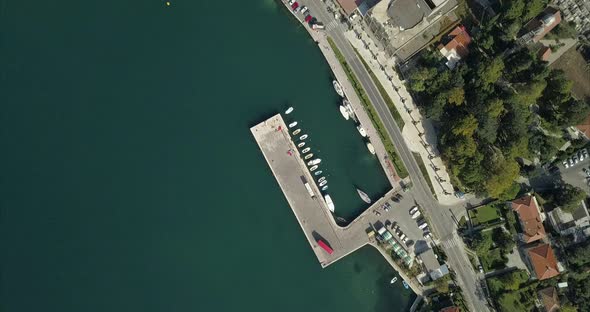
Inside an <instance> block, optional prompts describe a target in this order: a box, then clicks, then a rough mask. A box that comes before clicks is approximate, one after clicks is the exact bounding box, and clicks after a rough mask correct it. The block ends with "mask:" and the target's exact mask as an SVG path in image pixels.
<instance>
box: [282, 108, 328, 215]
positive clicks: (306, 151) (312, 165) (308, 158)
mask: <svg viewBox="0 0 590 312" xmlns="http://www.w3.org/2000/svg"><path fill="white" fill-rule="evenodd" d="M293 110H294V109H293V107H289V108H288V109H287V110H286V111H285V114H286V115H289V114H291V113H292V112H293ZM297 124H298V123H297V121H293V122H291V123H290V124H289V125H288V127H289V129H293V128H295V127H296V126H297ZM301 131H302V130H301V129H300V128H297V129H295V130H293V131H292V132H291V135H292V136H293V137H294V138H297V142H296V144H297V148H299V149H301V150H300V152H301V157H303V160H304V161H305V162H306V164H307V166H308V168H309V171H310V172H311V173H313V175H314V176H320V175H321V174H322V173H323V171H322V170H318V169H319V166H320V163H321V162H322V159H321V158H313V157H314V154H313V153H310V152H311V147H309V146H306V142H305V140H306V139H308V138H309V135H308V134H301ZM300 134H301V135H300ZM316 182H317V185H318V187H319V189H320V190H321V191H322V192H326V191H327V190H328V180H327V179H326V177H325V176H320V177H319V178H318V179H317V181H316ZM324 201H325V202H326V206H327V207H328V209H329V210H330V211H331V212H334V209H335V206H334V202H333V201H332V198H331V197H330V195H329V194H325V195H324Z"/></svg>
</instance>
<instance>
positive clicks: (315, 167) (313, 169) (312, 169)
mask: <svg viewBox="0 0 590 312" xmlns="http://www.w3.org/2000/svg"><path fill="white" fill-rule="evenodd" d="M317 168H318V165H315V166H313V167H311V168H309V171H315V170H316V169H317Z"/></svg>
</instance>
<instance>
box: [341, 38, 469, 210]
mask: <svg viewBox="0 0 590 312" xmlns="http://www.w3.org/2000/svg"><path fill="white" fill-rule="evenodd" d="M355 32H356V33H355ZM357 33H358V34H360V35H361V37H360V39H359V38H358V36H357ZM345 36H346V38H347V39H348V40H349V42H350V43H351V44H352V45H353V46H354V47H355V49H356V50H357V51H358V52H359V54H360V55H361V56H362V58H363V59H364V60H365V62H367V64H368V65H369V67H370V68H371V70H372V71H373V73H374V74H375V76H376V77H377V79H379V82H380V83H381V85H382V86H383V87H384V88H385V90H386V92H387V94H388V95H389V97H390V98H391V99H392V101H393V103H394V104H395V107H396V108H397V110H398V112H399V114H400V115H401V116H402V119H403V120H404V123H405V125H404V127H403V129H402V134H403V136H404V138H405V140H406V143H407V144H408V146H409V147H410V149H411V150H412V151H413V152H416V153H419V154H420V157H421V159H422V161H423V162H424V165H425V167H426V171H427V172H428V177H425V178H426V179H430V181H431V183H432V186H433V188H434V191H435V193H436V198H437V199H438V201H439V202H440V203H441V204H444V205H457V204H461V203H463V200H461V199H458V198H457V197H455V196H454V190H453V185H452V184H451V183H450V182H449V181H450V178H449V175H448V173H447V170H446V167H445V165H444V163H443V161H442V159H441V158H440V152H439V151H438V148H437V136H436V132H435V131H434V128H433V126H432V123H431V122H430V121H429V120H426V119H424V118H423V117H422V115H421V114H420V111H419V110H418V108H417V106H416V104H415V103H414V101H413V100H412V97H411V96H410V94H409V92H408V91H407V90H406V88H405V86H404V84H403V83H402V81H401V79H400V78H399V76H398V75H397V73H396V72H395V71H394V70H393V68H395V62H394V60H393V58H387V57H385V55H384V53H383V52H381V51H378V52H376V51H375V50H376V49H377V48H376V46H375V44H374V43H373V42H372V40H370V39H369V37H368V36H367V35H366V34H365V33H364V32H363V31H362V30H360V28H359V27H358V26H357V27H355V31H347V32H346V33H345ZM366 47H369V49H367V48H366ZM372 50H373V51H372ZM374 57H376V59H374ZM381 68H383V70H382V69H381ZM390 80H391V81H390Z"/></svg>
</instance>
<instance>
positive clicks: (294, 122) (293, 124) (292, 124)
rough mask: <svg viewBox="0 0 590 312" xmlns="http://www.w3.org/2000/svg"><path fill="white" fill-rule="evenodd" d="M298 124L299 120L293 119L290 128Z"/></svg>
mask: <svg viewBox="0 0 590 312" xmlns="http://www.w3.org/2000/svg"><path fill="white" fill-rule="evenodd" d="M295 126H297V121H293V122H292V123H290V124H289V128H293V127H295Z"/></svg>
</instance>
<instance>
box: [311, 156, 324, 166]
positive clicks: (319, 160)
mask: <svg viewBox="0 0 590 312" xmlns="http://www.w3.org/2000/svg"><path fill="white" fill-rule="evenodd" d="M321 162H322V160H321V159H319V158H316V159H314V160H310V161H309V162H308V163H307V165H308V166H313V165H317V164H319V163H321Z"/></svg>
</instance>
